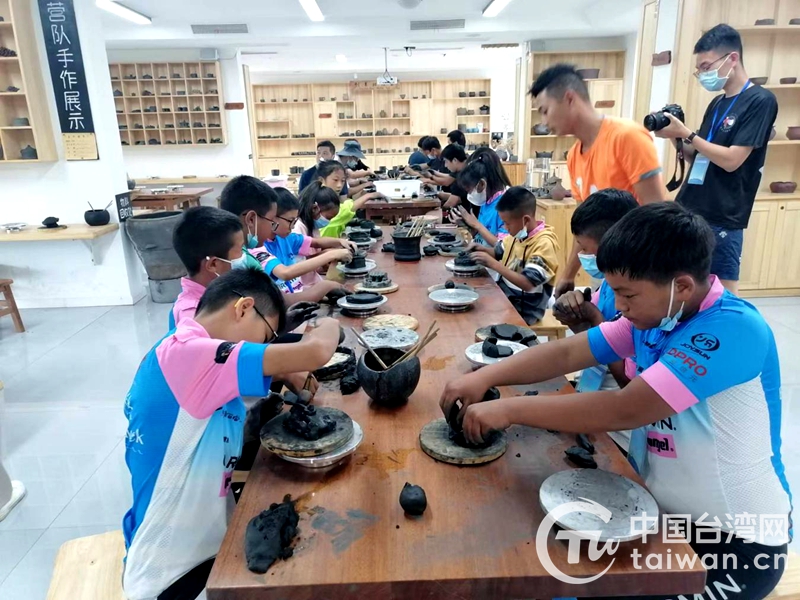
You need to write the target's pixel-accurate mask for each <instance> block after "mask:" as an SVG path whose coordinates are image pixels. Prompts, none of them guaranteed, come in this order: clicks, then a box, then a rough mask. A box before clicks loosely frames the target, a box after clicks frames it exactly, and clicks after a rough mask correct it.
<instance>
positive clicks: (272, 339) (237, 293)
mask: <svg viewBox="0 0 800 600" xmlns="http://www.w3.org/2000/svg"><path fill="white" fill-rule="evenodd" d="M262 218H264V217H262ZM233 293H234V294H236V295H237V296H239V298H241V299H242V300H244V299H245V298H246V297H247V296H245V295H244V294H242V293H241V292H237V291H236V290H233ZM253 310H254V311H256V314H257V315H258V316H259V317H261V318H262V319H263V320H264V323H266V324H267V327H269V333H270V336H269V337H265V338H264V343H265V344H269V343H270V342H273V341H274V340H275V338H277V337H278V334H277V333H275V330H274V329H273V328H272V325H270V324H269V321H267V317H265V316H264V313H262V312H261V311H260V310H258V307H257V306H256V305H255V302H253Z"/></svg>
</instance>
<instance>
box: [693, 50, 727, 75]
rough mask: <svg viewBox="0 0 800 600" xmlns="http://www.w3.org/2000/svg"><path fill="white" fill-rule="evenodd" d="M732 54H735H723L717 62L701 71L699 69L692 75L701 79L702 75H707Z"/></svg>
mask: <svg viewBox="0 0 800 600" xmlns="http://www.w3.org/2000/svg"><path fill="white" fill-rule="evenodd" d="M731 54H733V52H728V53H727V54H723V55H722V56H720V57H719V58H718V59H717V60H715V61H713V62H711V63H709V65H708V66H707V67H702V68H700V69H697V70H696V71H695V72H694V73H692V75H694V76H695V77H700V74H701V73H707V72H708V71H710V70H711V69H712V68H713V67H714V65H715V64H717V63H718V62H720V61H724V60H725V59H726V58H728V57H729V56H730V55H731Z"/></svg>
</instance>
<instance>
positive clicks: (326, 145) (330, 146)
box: [317, 140, 336, 154]
mask: <svg viewBox="0 0 800 600" xmlns="http://www.w3.org/2000/svg"><path fill="white" fill-rule="evenodd" d="M320 148H328V149H329V150H330V151H331V154H336V146H334V145H333V142H331V141H329V140H322V141H321V142H319V143H318V144H317V150H319V149H320Z"/></svg>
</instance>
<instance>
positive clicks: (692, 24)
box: [664, 0, 800, 297]
mask: <svg viewBox="0 0 800 600" xmlns="http://www.w3.org/2000/svg"><path fill="white" fill-rule="evenodd" d="M797 18H800V2H798V1H797V0H763V1H761V2H751V1H748V0H684V3H683V10H682V13H681V14H680V22H679V26H678V30H679V32H680V37H679V39H678V40H677V43H676V47H677V52H676V57H675V61H676V65H675V69H674V74H673V82H672V89H673V90H676V94H675V97H674V98H673V99H672V101H674V102H676V103H678V104H681V105H682V106H683V107H684V110H685V113H686V115H687V119H688V120H689V122H690V126H691V127H696V126H698V125H699V124H700V120H701V119H702V115H703V113H704V112H705V110H706V107H707V106H708V104H709V102H711V100H712V99H713V98H714V96H715V95H716V94H714V93H711V92H707V91H705V90H704V89H702V88H701V86H699V85H698V84H697V82H696V81H695V80H694V77H692V72H693V71H694V63H695V57H694V55H693V47H694V43H695V42H696V41H697V39H698V38H699V37H700V36H701V35H702V34H703V32H704V31H706V30H708V29H710V28H711V27H713V26H714V25H716V24H718V23H728V24H729V25H731V26H732V27H734V28H736V29H737V30H738V31H739V33H740V34H741V36H742V44H743V46H744V56H745V66H746V67H747V72H748V74H749V75H750V76H751V77H762V78H764V77H765V78H766V82H765V83H764V84H762V85H763V87H764V88H766V89H768V90H770V91H771V92H773V93H774V94H775V97H776V98H777V100H778V118H777V120H776V122H775V137H774V138H773V139H772V141H770V142H769V144H768V146H767V157H766V162H765V164H764V171H763V175H762V177H761V183H760V187H759V191H758V194H757V195H756V202H755V205H754V207H753V212H752V215H751V217H750V223H749V225H748V228H747V229H746V230H745V233H744V247H743V249H742V265H741V273H740V281H739V289H740V291H741V293H742V295H744V296H748V297H754V296H777V295H800V190H797V189H795V190H794V191H793V192H786V191H784V192H781V193H775V192H774V191H772V190H770V185H771V184H772V183H775V182H800V140H799V139H791V138H792V137H796V136H794V135H793V131H794V130H790V128H792V127H795V126H800V84H798V83H797V81H794V82H792V79H793V78H798V77H800V24H794V25H793V24H791V23H790V22H791V21H793V20H795V19H797ZM763 19H769V20H772V22H774V24H772V25H756V24H755V23H756V21H761V20H763ZM794 22H795V23H797V21H794ZM781 80H783V81H784V83H781ZM787 134H788V135H787ZM672 160H673V159H672V157H669V161H670V162H668V164H667V165H666V166H665V169H664V170H665V172H669V173H671V172H672V171H670V170H669V169H672V165H673V164H674V163H673V162H671V161H672Z"/></svg>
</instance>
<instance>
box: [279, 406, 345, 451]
mask: <svg viewBox="0 0 800 600" xmlns="http://www.w3.org/2000/svg"><path fill="white" fill-rule="evenodd" d="M283 428H284V429H285V430H286V431H288V432H289V433H292V434H294V435H296V436H298V437H301V438H303V439H305V440H308V441H310V442H313V441H315V440H318V439H320V438H321V437H324V436H326V435H328V434H329V433H331V432H332V431H334V430H335V429H336V421H334V420H333V419H332V418H331V417H329V416H327V415H318V414H317V409H316V408H314V407H313V406H303V405H301V404H295V405H294V406H292V409H291V410H290V411H289V416H288V417H286V418H285V419H284V420H283Z"/></svg>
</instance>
